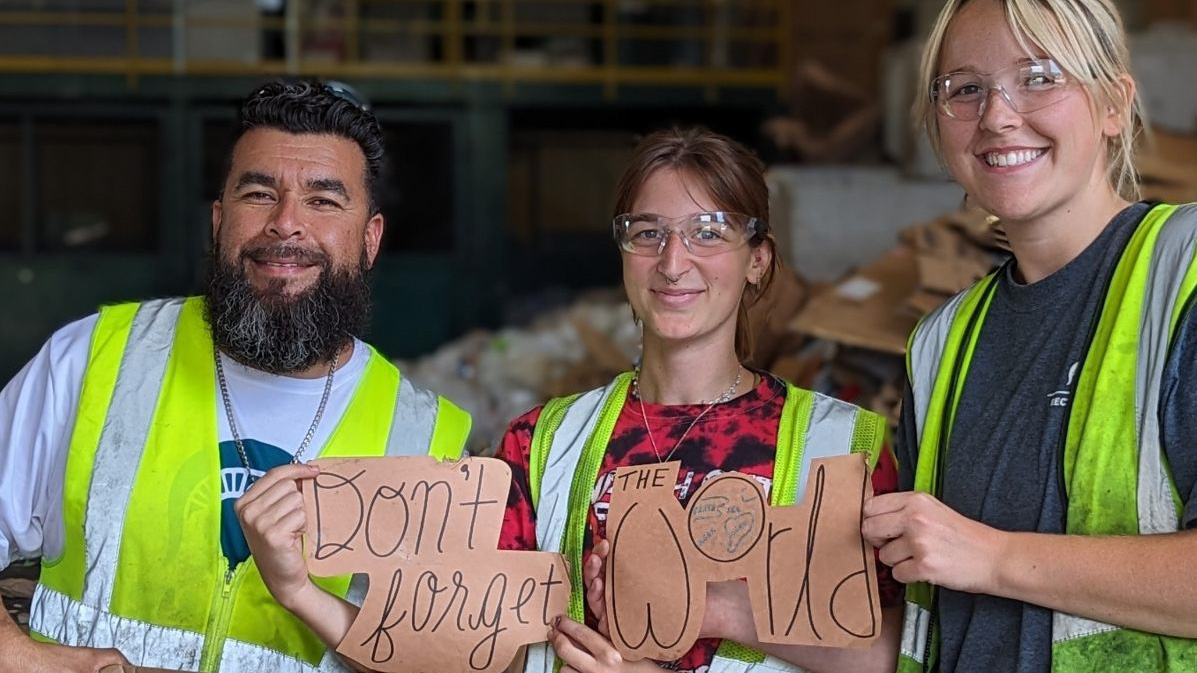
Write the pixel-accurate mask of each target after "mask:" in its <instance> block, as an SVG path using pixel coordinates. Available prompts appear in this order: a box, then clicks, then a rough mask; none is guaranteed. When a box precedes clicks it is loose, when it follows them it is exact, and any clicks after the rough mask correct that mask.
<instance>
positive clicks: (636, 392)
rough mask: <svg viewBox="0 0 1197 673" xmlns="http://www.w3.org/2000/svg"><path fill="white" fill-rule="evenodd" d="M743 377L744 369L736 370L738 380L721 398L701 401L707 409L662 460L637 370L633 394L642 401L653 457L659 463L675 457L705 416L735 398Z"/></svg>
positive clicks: (642, 416)
mask: <svg viewBox="0 0 1197 673" xmlns="http://www.w3.org/2000/svg"><path fill="white" fill-rule="evenodd" d="M743 375H744V368H743V367H738V368H737V369H736V380H735V381H733V382H732V384H731V387H730V388H728V389H727V390H725V391H723V393H722V394H720V395H719V397H716V398H715V399H713V400H711V401H710V402H707V401H706V400H699V402H698V403H699V404H705V405H707V406H706V408H705V409H703V410H702V412H701V413H699V414H698V415H697V416H695V417H694V420H692V421H690V425H687V426H686V431H685V432H683V433H682V436H681V437H679V438H678V440H677V443H676V444H674V445H673V448H672V449H670V450H669V453H667V454H665V457H664V458H662V457H661V450H660V449H658V448H657V440H656V439H654V438H653V429H652V428H650V427H649V426H648V414H647V413H645V411H644V397H643V396H641V395H640V368H639V367H637V368H636V372H635V373H634V374H632V394H633V395H635V396H636V399H637V400H639V401H640V418H641V419H642V420H643V421H644V431H645V432H646V433H648V443H649V444H651V445H652V447H653V455H655V456H656V457H657V462H658V463H665V462H669V459H670V458H672V457H673V454H674V452H676V451H677V450H678V447H680V446H681V445H682V442H684V441H686V435H689V434H690V431H691V430H693V429H694V426H695V425H696V424H698V420H699V419H700V418H702V417H703V416H706V415H707V412H708V411H710V410H711V409H713V408H714V407H715V405H716V404H722V403H724V402H729V401H731V399H732V398H733V397H735V395H736V389H737V388H739V387H740V380H741V377H742V376H743Z"/></svg>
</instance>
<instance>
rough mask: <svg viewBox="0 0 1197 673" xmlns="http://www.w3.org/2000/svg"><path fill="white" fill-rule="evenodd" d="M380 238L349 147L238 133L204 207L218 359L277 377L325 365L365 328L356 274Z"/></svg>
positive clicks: (359, 161) (335, 141)
mask: <svg viewBox="0 0 1197 673" xmlns="http://www.w3.org/2000/svg"><path fill="white" fill-rule="evenodd" d="M382 226H383V221H382V216H381V215H378V214H375V215H370V206H369V198H368V194H367V191H366V184H365V159H364V156H363V154H362V151H361V149H360V148H359V147H358V145H357V144H356V143H355V142H354V141H352V140H348V139H346V138H342V137H340V136H335V135H325V134H309V133H300V134H295V133H288V132H286V131H281V130H278V129H274V128H255V129H253V130H250V131H248V132H246V133H245V134H244V135H243V136H241V139H240V140H238V141H237V144H236V146H235V147H234V149H233V158H232V162H231V170H230V171H229V175H228V178H227V179H226V181H225V186H224V192H223V194H222V195H221V198H220V200H218V201H216V202H215V203H214V204H212V238H213V243H214V245H213V258H212V260H211V265H210V266H211V268H210V270H209V280H208V294H207V297H206V299H207V305H208V320H209V326H210V327H211V329H212V336H213V340H214V341H215V343H216V345H217V347H218V348H219V349H220V350H221V351H222V352H224V353H226V354H228V355H229V356H230V357H232V358H234V359H235V360H237V361H238V362H241V363H242V364H245V365H247V366H250V367H255V368H257V369H261V370H263V371H268V372H273V373H278V374H289V373H301V372H304V371H307V370H310V369H311V368H313V367H315V366H317V365H321V364H322V363H327V362H330V361H333V360H335V359H336V358H337V357H338V355H339V354H340V353H341V352H342V350H343V349H344V347H345V345H346V344H347V343H348V342H349V341H350V340H351V338H352V337H353V336H358V335H361V334H362V333H363V332H364V330H365V329H366V327H367V325H368V324H369V317H370V291H369V285H368V284H367V283H366V279H365V273H366V271H367V270H368V269H369V268H370V266H371V265H372V264H373V262H374V258H375V256H376V255H377V254H378V245H379V239H380V237H381V235H382Z"/></svg>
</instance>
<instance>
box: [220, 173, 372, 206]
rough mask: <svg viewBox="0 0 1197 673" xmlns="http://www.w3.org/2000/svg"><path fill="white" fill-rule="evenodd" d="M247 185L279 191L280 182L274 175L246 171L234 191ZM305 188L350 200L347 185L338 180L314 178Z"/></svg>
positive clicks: (239, 177)
mask: <svg viewBox="0 0 1197 673" xmlns="http://www.w3.org/2000/svg"><path fill="white" fill-rule="evenodd" d="M247 185H260V186H262V187H269V188H271V189H277V188H278V180H277V179H276V178H275V177H274V176H273V175H267V174H265V173H261V172H258V171H246V172H244V173H242V174H241V175H239V176H238V177H237V185H236V187H234V189H241V188H242V187H245V186H247ZM304 186H305V187H306V188H307V190H308V191H311V192H330V193H333V194H336V195H338V196H340V197H342V198H344V199H347V200H348V199H349V198H350V197H349V190H348V189H346V188H345V183H344V182H343V181H341V180H338V179H336V178H313V179H311V180H308V181H307V183H306V184H305V185H304Z"/></svg>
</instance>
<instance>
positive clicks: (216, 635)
mask: <svg viewBox="0 0 1197 673" xmlns="http://www.w3.org/2000/svg"><path fill="white" fill-rule="evenodd" d="M247 563H248V561H243V562H242V563H239V564H237V568H236V570H226V571H225V573H224V582H223V584H222V585H221V587H220V590H219V591H215V592H213V593H212V607H211V609H210V610H209V612H208V627H207V628H206V629H205V630H204V650H203V654H202V655H201V656H200V667H199V670H201V671H218V670H220V659H221V655H223V654H224V641H225V637H226V636H227V635H228V632H229V617H230V616H232V613H233V594H234V593H235V592H234V591H233V590H234V588H235V587H236V586H237V585H238V584H240V580H241V578H242V577H243V576H244V575H245V572H244V571H245V566H246V564H247Z"/></svg>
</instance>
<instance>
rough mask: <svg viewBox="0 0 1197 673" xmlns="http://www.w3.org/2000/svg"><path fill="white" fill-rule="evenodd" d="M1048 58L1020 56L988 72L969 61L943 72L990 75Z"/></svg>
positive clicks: (947, 73)
mask: <svg viewBox="0 0 1197 673" xmlns="http://www.w3.org/2000/svg"><path fill="white" fill-rule="evenodd" d="M1050 58H1051V57H1050V56H1024V57H1022V58H1020V59H1018V60H1017V61H1015V62H1014V63H1011V64H1010V65H1008V66H1005V67H1002V68H998V69H997V70H994V71H990V72H982V71H981V70H980V69H978V68H977V66H975V65H973V64H971V63H969V64H966V65H962V66H960V67H959V68H953V69H951V70H949V71H947V72H945V73H944V74H945V75H950V74H952V73H954V72H971V73H975V74H978V75H992V74H993V73H995V72H999V71H1001V70H1005V69H1006V68H1013V67H1014V66H1016V65H1026V64H1028V63H1033V62H1035V61H1046V60H1048V59H1050Z"/></svg>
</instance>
